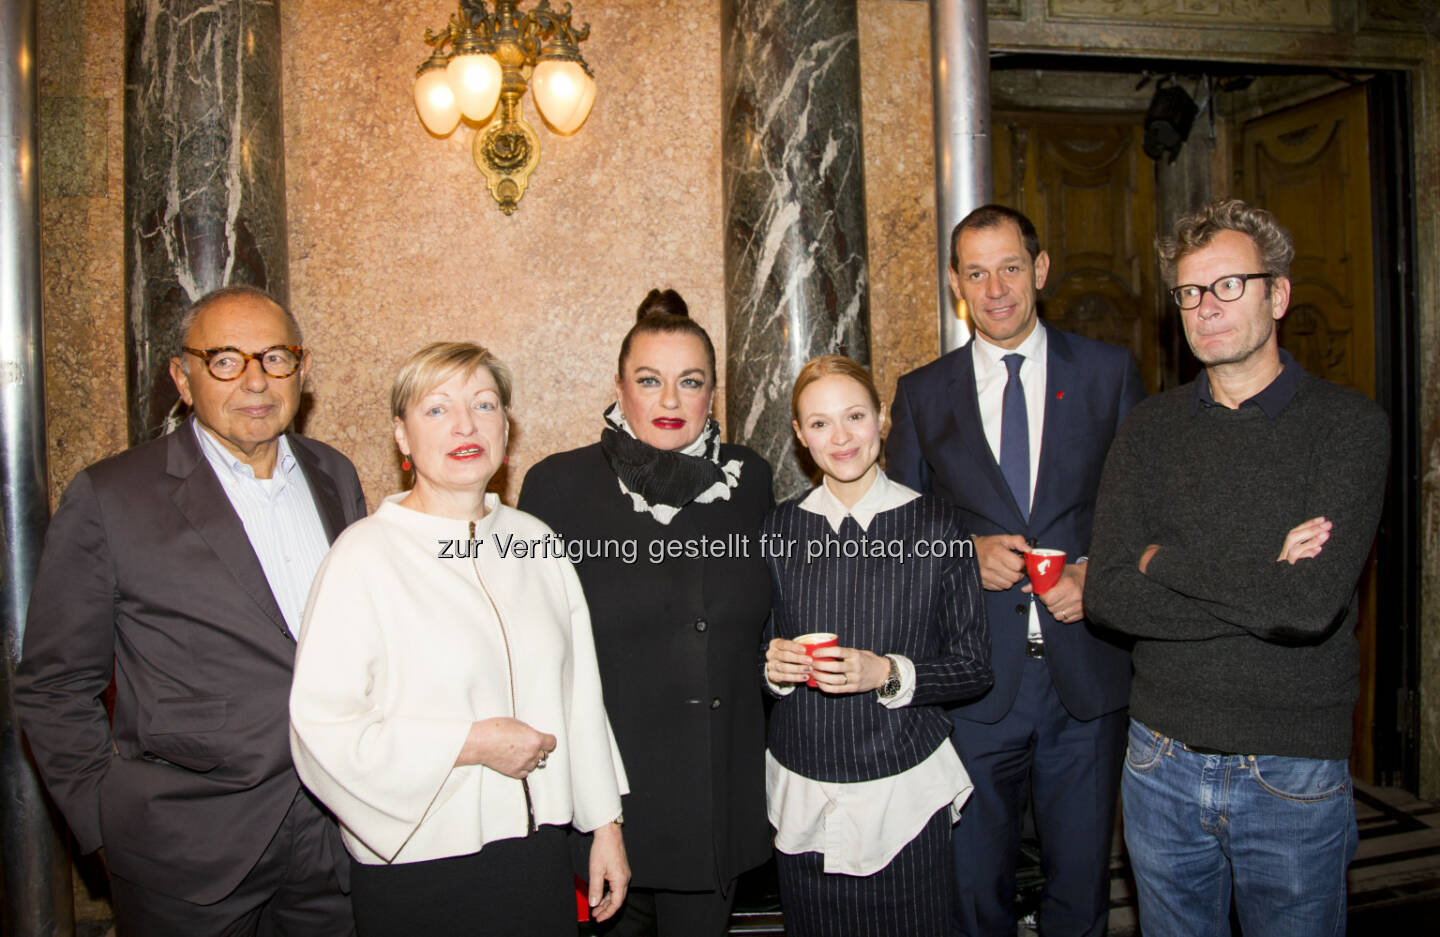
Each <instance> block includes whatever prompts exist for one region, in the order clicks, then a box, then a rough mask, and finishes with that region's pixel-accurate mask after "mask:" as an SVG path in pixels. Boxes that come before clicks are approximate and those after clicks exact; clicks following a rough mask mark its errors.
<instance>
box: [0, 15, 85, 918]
mask: <svg viewBox="0 0 1440 937" xmlns="http://www.w3.org/2000/svg"><path fill="white" fill-rule="evenodd" d="M35 6H36V2H35V0H15V2H10V3H5V4H3V5H0V63H4V64H3V65H0V490H3V491H4V500H3V503H0V526H3V531H0V534H3V545H0V619H3V628H4V631H3V638H0V649H3V652H4V653H3V660H0V801H3V806H0V865H3V867H4V868H3V879H0V881H3V887H4V894H3V900H0V908H3V909H4V910H3V912H0V925H3V926H0V931H3V932H4V933H5V934H6V935H10V937H42V935H43V937H53V935H58V934H65V935H73V934H74V933H75V912H74V904H73V901H72V899H71V892H70V867H69V860H68V856H67V854H66V850H65V846H64V843H63V840H61V838H60V835H59V833H58V832H57V829H56V821H55V820H54V818H53V815H52V813H51V811H50V808H49V807H48V805H47V802H46V800H45V796H44V794H43V793H42V792H41V790H40V785H39V783H38V781H37V779H36V777H35V772H34V768H33V767H32V766H31V764H30V761H29V759H28V758H27V757H26V755H25V749H24V746H23V745H22V744H21V741H20V731H19V729H18V727H17V726H16V724H15V710H14V705H13V704H14V677H15V665H16V664H17V663H18V662H19V660H20V646H21V642H22V641H23V639H24V635H25V610H26V608H27V607H28V606H29V604H30V586H31V584H32V582H33V581H34V579H35V565H36V562H37V560H38V558H39V555H40V546H41V543H42V541H43V539H44V535H45V525H46V524H47V523H48V521H49V497H48V492H47V479H48V470H47V467H46V459H45V380H44V362H43V360H42V344H41V319H40V186H39V175H40V166H39V145H38V134H37V131H36V125H35V115H36V112H37V95H36V82H35V17H36V11H35Z"/></svg>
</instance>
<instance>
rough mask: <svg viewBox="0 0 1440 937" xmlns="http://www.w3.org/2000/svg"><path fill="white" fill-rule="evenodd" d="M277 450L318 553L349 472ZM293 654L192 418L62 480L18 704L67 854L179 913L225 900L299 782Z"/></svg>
mask: <svg viewBox="0 0 1440 937" xmlns="http://www.w3.org/2000/svg"><path fill="white" fill-rule="evenodd" d="M288 438H289V440H290V446H291V449H292V451H293V452H294V453H295V457H296V459H297V461H298V462H299V463H300V465H301V467H302V468H303V469H304V472H305V478H306V480H307V481H308V482H309V484H310V490H311V491H312V492H313V494H314V497H315V505H316V508H317V509H318V513H319V515H320V518H321V521H322V522H323V523H324V525H325V532H326V534H327V535H328V536H329V537H330V539H331V540H332V541H333V540H334V539H335V537H336V536H337V535H338V534H339V533H340V531H341V530H343V529H344V528H345V526H346V525H348V524H349V523H350V522H351V521H354V520H356V519H358V518H360V517H362V516H364V514H365V499H364V495H363V493H362V492H361V490H360V480H359V478H358V477H357V476H356V474H355V467H354V466H353V465H351V464H350V461H349V460H348V459H346V458H345V457H344V456H343V455H341V454H340V453H338V452H336V451H335V450H334V449H331V448H330V447H329V446H326V445H323V444H322V443H318V442H314V441H313V440H309V439H305V438H304V437H302V436H297V435H294V434H291V435H290V436H289V437H288ZM294 657H295V640H294V639H293V638H292V637H291V635H290V632H289V631H288V630H287V629H286V627H285V620H284V618H283V616H282V615H281V612H280V607H279V605H278V604H277V603H276V601H275V597H274V595H273V594H272V593H271V591H270V587H269V584H268V583H267V582H266V579H265V573H264V571H263V570H262V569H261V567H260V561H259V559H258V558H257V557H256V555H255V551H254V550H253V549H252V548H251V546H250V541H249V539H248V538H247V537H246V535H245V529H244V527H243V525H242V524H241V521H240V518H239V516H238V515H237V514H236V513H235V511H234V509H233V508H232V507H231V506H230V501H229V499H228V498H227V497H226V495H225V492H224V490H223V489H222V488H221V487H220V482H219V480H218V479H217V478H216V477H215V473H214V471H213V469H211V467H210V463H209V462H208V461H206V459H205V456H204V454H203V453H202V451H201V449H200V445H199V442H198V441H197V440H196V438H195V433H194V430H193V427H192V426H191V425H189V424H187V425H185V426H184V427H182V428H181V429H180V430H178V431H177V432H175V433H172V434H171V435H169V436H165V437H163V438H161V439H157V440H154V441H152V442H148V443H144V444H142V445H140V446H137V447H135V448H133V449H130V450H129V451H127V452H123V453H121V454H120V455H117V456H114V457H113V458H109V459H106V460H104V461H102V462H98V463H96V464H95V465H92V466H90V467H89V468H87V469H86V470H85V471H83V472H81V473H80V474H79V475H77V476H76V477H75V480H74V481H73V482H72V483H71V485H70V487H69V488H68V489H67V490H66V492H65V495H64V497H63V498H62V499H61V501H60V507H59V509H58V510H57V511H56V512H55V516H54V518H53V519H52V520H51V521H50V527H49V529H48V531H47V532H46V537H45V548H44V551H43V553H42V555H41V558H40V568H39V572H38V573H37V575H36V579H35V587H34V591H33V593H32V595H31V598H30V610H29V617H28V620H27V623H26V629H25V643H24V651H23V654H22V657H21V661H20V667H19V670H18V672H17V674H16V683H15V708H16V711H17V714H18V716H19V719H20V723H21V725H22V727H23V728H24V730H25V732H26V735H27V736H28V737H29V741H30V747H31V750H32V751H33V752H34V755H35V761H36V764H37V765H38V767H39V769H40V775H41V777H42V778H43V779H44V781H45V785H46V787H47V788H48V789H49V791H50V795H51V796H52V797H53V798H54V800H55V802H56V804H57V805H58V806H59V807H60V810H61V812H62V813H63V814H64V815H65V819H66V821H67V822H68V823H69V824H70V829H71V831H72V832H73V833H74V834H75V838H76V839H77V840H78V841H79V844H80V848H81V850H82V851H84V852H90V851H91V850H94V849H96V848H97V847H100V846H102V845H103V846H104V847H105V852H106V858H107V861H108V863H109V866H110V868H111V870H112V871H114V872H115V873H116V874H117V875H120V876H121V877H123V878H126V879H129V880H131V881H134V882H136V883H138V884H141V885H143V886H145V887H147V888H150V889H153V890H156V891H160V892H163V893H165V894H168V895H173V896H175V897H179V898H183V899H185V900H187V901H192V902H196V903H199V904H207V903H210V902H213V901H217V900H219V899H220V898H223V897H224V896H225V895H227V894H229V893H230V892H231V891H232V890H233V889H234V888H235V886H236V885H237V884H239V882H240V880H241V879H242V878H243V877H244V876H245V874H246V873H247V872H249V870H250V869H251V868H252V867H253V866H254V864H255V862H256V860H258V859H259V857H260V855H261V854H262V852H263V851H264V849H265V847H266V845H267V844H268V843H269V841H270V839H271V837H272V836H273V835H274V833H275V831H276V830H277V829H278V828H279V826H280V823H281V821H282V820H283V819H284V817H285V813H286V811H287V810H288V809H289V807H290V803H291V801H292V800H293V799H294V798H295V794H296V792H297V790H298V787H299V783H300V782H299V779H298V778H297V777H296V775H295V770H294V768H293V767H292V766H291V763H290V740H289V696H290V671H291V666H292V664H293V661H294ZM112 672H113V674H114V677H115V714H114V725H113V726H112V725H111V724H110V720H109V719H107V718H106V713H105V708H104V706H103V705H102V703H101V696H102V694H103V693H104V692H105V688H106V686H107V685H108V684H109V683H110V678H111V674H112ZM337 858H339V859H343V854H341V855H339V856H337Z"/></svg>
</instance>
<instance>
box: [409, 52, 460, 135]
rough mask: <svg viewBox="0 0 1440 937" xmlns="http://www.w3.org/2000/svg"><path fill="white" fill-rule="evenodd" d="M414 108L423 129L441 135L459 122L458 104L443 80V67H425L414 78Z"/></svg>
mask: <svg viewBox="0 0 1440 937" xmlns="http://www.w3.org/2000/svg"><path fill="white" fill-rule="evenodd" d="M415 110H416V111H417V112H419V114H420V121H421V123H423V124H424V125H425V129H426V130H429V131H430V132H431V133H433V134H435V136H437V137H443V136H445V135H446V134H447V133H449V132H450V131H452V130H454V129H455V125H456V124H458V123H460V105H459V104H458V103H456V101H455V92H454V91H453V90H451V88H450V82H448V81H446V80H445V69H443V68H427V69H425V71H423V72H421V73H420V74H419V76H418V77H416V79H415Z"/></svg>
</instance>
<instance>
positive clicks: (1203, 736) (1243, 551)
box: [1085, 355, 1389, 758]
mask: <svg viewBox="0 0 1440 937" xmlns="http://www.w3.org/2000/svg"><path fill="white" fill-rule="evenodd" d="M1284 357H1285V359H1286V372H1287V373H1284V374H1282V375H1281V377H1280V378H1277V379H1276V383H1275V384H1272V385H1271V388H1267V391H1266V392H1262V394H1260V395H1257V398H1256V399H1257V400H1260V401H1262V402H1263V403H1265V406H1264V407H1262V406H1259V405H1257V404H1256V402H1254V401H1247V402H1246V403H1245V404H1243V405H1242V406H1241V407H1240V408H1238V409H1235V410H1231V409H1228V408H1225V407H1222V406H1215V405H1213V404H1209V403H1206V402H1205V401H1204V400H1203V399H1202V397H1203V396H1205V393H1202V392H1206V393H1208V384H1205V383H1204V375H1203V374H1202V376H1201V382H1200V387H1197V386H1196V385H1193V384H1187V385H1185V386H1183V387H1179V388H1176V389H1175V390H1172V391H1169V392H1166V393H1164V394H1160V395H1158V396H1155V397H1151V398H1149V399H1148V400H1146V401H1144V402H1143V403H1141V404H1140V405H1139V406H1137V407H1136V408H1135V409H1134V410H1133V411H1132V412H1131V414H1130V417H1129V419H1128V420H1127V421H1126V422H1125V424H1124V425H1123V426H1122V427H1121V429H1120V433H1119V435H1117V436H1116V438H1115V442H1114V444H1113V445H1112V446H1111V449H1110V454H1109V456H1108V458H1107V459H1106V463H1105V473H1104V476H1103V478H1102V480H1101V484H1100V493H1099V497H1098V501H1097V503H1096V507H1095V528H1094V535H1093V540H1092V544H1091V550H1090V554H1091V559H1090V569H1089V574H1088V576H1087V580H1086V583H1085V608H1086V613H1087V615H1088V617H1089V618H1090V620H1091V621H1098V622H1100V623H1103V624H1105V625H1108V626H1109V627H1112V628H1115V629H1116V630H1118V631H1122V632H1125V633H1128V634H1130V635H1133V636H1135V638H1136V644H1135V651H1134V656H1133V660H1134V667H1135V680H1134V685H1133V687H1132V689H1131V697H1130V714H1131V715H1132V716H1134V717H1135V718H1136V719H1139V720H1140V721H1141V722H1144V723H1145V724H1146V725H1148V726H1149V727H1150V728H1152V729H1154V730H1156V731H1158V732H1161V733H1163V734H1165V735H1168V736H1171V737H1173V738H1177V739H1179V740H1181V741H1183V742H1187V743H1189V744H1191V745H1198V746H1203V747H1205V748H1212V749H1218V750H1220V751H1227V752H1236V753H1244V754H1266V755H1290V756H1297V757H1308V758H1345V757H1348V756H1349V754H1350V741H1351V739H1350V736H1351V711H1352V710H1353V708H1354V705H1355V699H1356V696H1357V672H1358V661H1357V653H1356V645H1355V636H1354V632H1355V619H1356V610H1357V601H1356V582H1357V580H1358V579H1359V578H1360V572H1361V570H1362V568H1363V566H1364V564H1365V559H1366V557H1367V555H1368V554H1369V552H1370V545H1371V542H1372V540H1373V539H1374V536H1375V527H1376V524H1377V523H1378V521H1379V518H1380V507H1381V503H1382V501H1383V499H1384V493H1385V472H1386V464H1387V461H1388V453H1389V445H1388V438H1389V424H1388V422H1387V420H1386V417H1385V414H1384V412H1383V411H1382V410H1381V409H1380V408H1379V407H1378V406H1376V405H1375V404H1374V403H1373V402H1372V401H1370V400H1369V399H1368V398H1366V397H1365V396H1364V395H1362V394H1360V393H1358V392H1356V391H1352V390H1347V389H1345V388H1341V387H1338V386H1336V385H1334V384H1331V383H1329V382H1327V381H1324V380H1321V379H1319V378H1317V377H1314V376H1312V375H1310V374H1307V373H1305V372H1304V371H1303V370H1302V369H1300V368H1299V365H1297V364H1295V363H1294V362H1293V359H1289V356H1288V355H1286V356H1284ZM1292 368H1293V369H1295V370H1294V371H1291V370H1290V369H1292ZM1297 377H1298V380H1297V379H1296V378H1297ZM1282 381H1283V382H1284V386H1283V387H1281V388H1279V390H1280V391H1281V392H1280V393H1276V392H1274V391H1275V390H1276V386H1277V385H1280V384H1281V383H1282ZM1291 390H1293V396H1290V391H1291ZM1267 409H1269V410H1270V411H1271V412H1270V413H1267V412H1266V410H1267ZM1322 515H1323V516H1324V517H1326V518H1328V519H1330V520H1331V521H1333V522H1334V525H1335V526H1334V529H1333V530H1332V531H1331V535H1330V540H1329V541H1328V542H1327V543H1326V544H1325V546H1324V549H1323V550H1322V552H1321V554H1320V555H1319V556H1318V557H1315V558H1312V559H1304V560H1301V561H1300V562H1298V563H1296V564H1294V565H1293V566H1292V565H1290V564H1289V563H1277V562H1276V561H1275V558H1276V557H1277V556H1279V555H1280V550H1281V546H1282V545H1283V543H1284V541H1285V535H1286V534H1287V533H1288V532H1289V531H1290V530H1291V529H1292V528H1293V527H1295V526H1296V525H1298V524H1300V523H1301V522H1303V521H1306V520H1309V519H1310V518H1312V517H1317V516H1322ZM1152 543H1154V544H1159V545H1160V550H1159V552H1158V553H1156V554H1155V556H1154V557H1153V559H1152V560H1151V562H1150V564H1149V566H1148V568H1147V572H1146V573H1143V574H1142V573H1141V572H1140V570H1139V566H1138V562H1139V559H1140V555H1141V553H1142V552H1144V550H1145V548H1146V546H1147V545H1149V544H1152Z"/></svg>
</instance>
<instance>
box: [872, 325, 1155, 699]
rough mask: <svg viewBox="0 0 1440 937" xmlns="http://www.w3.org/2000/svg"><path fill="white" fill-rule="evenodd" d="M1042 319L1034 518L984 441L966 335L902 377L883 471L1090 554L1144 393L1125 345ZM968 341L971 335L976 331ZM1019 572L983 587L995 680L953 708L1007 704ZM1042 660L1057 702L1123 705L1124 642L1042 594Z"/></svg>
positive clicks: (1126, 686)
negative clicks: (1101, 495)
mask: <svg viewBox="0 0 1440 937" xmlns="http://www.w3.org/2000/svg"><path fill="white" fill-rule="evenodd" d="M1040 327H1041V328H1044V329H1046V331H1047V335H1046V348H1047V353H1046V378H1045V415H1044V420H1045V424H1044V431H1043V436H1042V441H1041V446H1040V470H1039V473H1038V475H1037V476H1036V480H1035V495H1034V498H1033V503H1032V504H1031V506H1030V520H1029V522H1028V523H1027V522H1026V521H1025V520H1024V518H1023V517H1022V516H1021V514H1020V508H1019V506H1018V505H1016V503H1015V498H1014V496H1013V495H1012V494H1011V493H1010V488H1009V486H1008V485H1006V483H1005V478H1004V476H1003V475H1001V474H1000V466H999V465H998V464H997V463H996V461H995V457H994V456H993V455H992V454H991V452H990V446H989V444H988V443H987V442H986V441H985V429H984V426H983V424H982V423H981V421H980V406H979V401H978V398H977V396H976V393H975V366H974V360H973V358H972V357H971V354H972V351H971V348H970V345H969V343H967V344H966V345H965V346H964V347H961V348H958V349H956V350H955V351H952V352H950V353H948V354H946V355H943V356H941V357H940V358H938V359H936V360H935V361H933V362H931V363H930V364H927V365H925V366H924V367H922V368H919V369H917V370H915V371H912V372H911V373H909V374H907V375H905V376H904V377H902V378H900V381H899V383H898V385H897V386H896V389H895V404H894V406H893V407H892V408H891V411H890V413H891V419H892V420H893V426H892V428H891V430H890V436H889V438H888V439H887V440H886V445H885V456H886V467H885V470H886V472H887V473H888V474H889V475H890V477H891V478H893V479H895V480H896V481H898V482H901V483H902V484H906V485H909V486H910V487H911V488H914V489H916V490H917V491H923V492H934V493H935V494H938V495H940V496H941V497H943V498H944V499H945V500H947V501H949V502H950V503H951V504H953V505H955V506H956V507H957V508H959V509H960V513H961V515H962V517H963V519H964V522H965V525H966V527H968V528H969V530H970V532H971V533H972V534H975V535H977V536H981V535H988V534H1021V535H1022V536H1025V537H1033V538H1035V540H1036V542H1037V544H1038V545H1039V546H1043V547H1051V548H1057V549H1061V550H1064V551H1065V552H1066V554H1067V560H1074V559H1076V558H1078V557H1080V556H1084V555H1087V554H1088V553H1089V550H1090V525H1091V522H1092V520H1093V518H1094V514H1095V494H1096V492H1097V490H1098V489H1099V487H1100V470H1101V469H1102V468H1103V467H1104V465H1105V454H1106V453H1107V452H1108V451H1109V449H1110V441H1111V440H1112V439H1114V438H1115V432H1116V430H1118V429H1119V428H1120V423H1121V421H1123V420H1124V419H1125V416H1126V414H1128V413H1129V412H1130V408H1131V407H1133V406H1135V404H1136V403H1138V402H1139V401H1140V400H1141V399H1142V398H1143V397H1144V396H1145V388H1144V385H1143V384H1142V383H1141V381H1140V371H1139V369H1138V368H1137V367H1136V366H1135V359H1134V357H1133V356H1132V355H1131V354H1130V352H1129V351H1128V350H1126V349H1124V348H1120V347H1117V346H1115V345H1107V344H1105V343H1104V342H1097V341H1095V340H1093V339H1089V338H1084V337H1083V336H1080V335H1073V334H1071V333H1069V332H1061V331H1060V330H1058V329H1054V328H1051V327H1050V326H1048V325H1045V324H1044V323H1043V322H1041V323H1040ZM972 341H973V339H972ZM1025 582H1026V580H1025V579H1024V578H1023V577H1022V578H1021V580H1020V582H1018V583H1016V584H1015V586H1014V587H1013V588H1011V589H1009V590H1007V591H1004V592H991V591H988V590H987V591H986V592H985V604H986V609H987V611H988V612H989V619H990V638H991V652H990V663H991V666H992V667H993V668H994V670H995V686H994V688H993V689H992V690H991V691H990V692H989V693H987V694H986V695H984V696H982V697H980V699H978V700H977V701H975V702H974V703H970V704H968V705H966V706H961V707H959V708H958V709H957V710H956V711H957V712H958V713H959V714H960V715H962V716H964V717H965V718H968V719H973V720H975V721H977V722H985V723H991V722H998V721H999V720H1000V719H1001V718H1003V717H1004V716H1005V714H1006V713H1008V712H1009V711H1010V706H1011V705H1012V704H1013V703H1014V701H1015V694H1016V692H1017V691H1018V690H1019V687H1020V672H1021V667H1023V666H1024V660H1025V635H1026V630H1027V628H1028V620H1029V606H1030V597H1029V596H1027V595H1026V594H1024V593H1022V592H1021V591H1020V586H1021V585H1022V584H1024V583H1025ZM1035 605H1036V608H1037V609H1038V611H1039V615H1040V630H1041V633H1042V634H1043V635H1044V637H1045V660H1046V661H1047V662H1048V664H1049V666H1050V677H1051V679H1052V681H1053V682H1054V684H1055V689H1056V692H1057V693H1058V694H1059V696H1060V701H1061V702H1062V703H1063V704H1064V705H1065V708H1066V709H1067V710H1068V711H1069V712H1070V714H1071V715H1072V716H1074V717H1075V718H1077V719H1093V718H1095V717H1096V716H1099V715H1103V714H1104V713H1108V712H1114V711H1115V710H1118V709H1121V708H1123V707H1124V706H1125V705H1126V703H1127V702H1128V701H1129V697H1130V652H1129V650H1128V645H1127V644H1126V643H1125V642H1124V641H1123V640H1121V639H1118V638H1116V637H1114V636H1113V635H1110V634H1108V633H1106V634H1101V633H1098V632H1097V631H1096V629H1095V628H1094V626H1092V625H1090V624H1089V623H1088V622H1083V621H1082V622H1076V623H1073V624H1069V625H1065V624H1061V623H1059V622H1057V621H1056V620H1055V618H1054V617H1053V616H1052V615H1051V614H1050V612H1049V611H1048V610H1047V609H1046V608H1045V606H1044V604H1043V603H1041V602H1039V601H1037V602H1036V603H1035Z"/></svg>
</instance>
